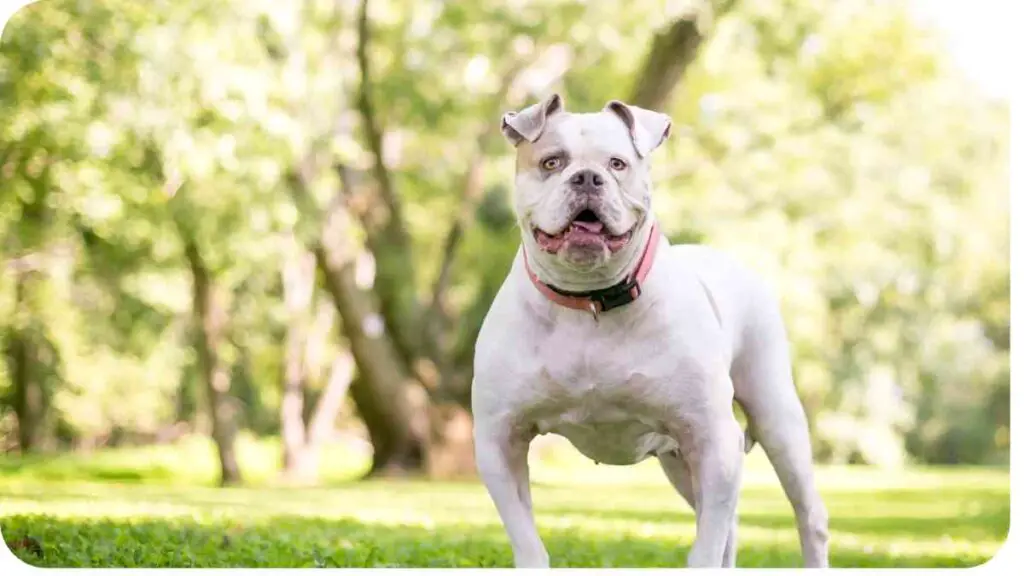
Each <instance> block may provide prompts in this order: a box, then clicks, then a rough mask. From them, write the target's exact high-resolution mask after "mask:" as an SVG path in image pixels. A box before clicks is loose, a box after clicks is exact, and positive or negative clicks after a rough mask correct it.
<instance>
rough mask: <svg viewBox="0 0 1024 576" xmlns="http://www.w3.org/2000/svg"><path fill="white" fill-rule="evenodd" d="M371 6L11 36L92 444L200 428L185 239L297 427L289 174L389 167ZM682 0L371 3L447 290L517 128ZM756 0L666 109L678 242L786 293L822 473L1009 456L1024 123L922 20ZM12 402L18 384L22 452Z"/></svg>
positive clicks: (8, 100)
mask: <svg viewBox="0 0 1024 576" xmlns="http://www.w3.org/2000/svg"><path fill="white" fill-rule="evenodd" d="M350 4H352V3H348V4H345V3H337V2H333V1H328V0H309V1H305V2H293V3H279V2H271V1H270V0H261V1H258V2H218V3H212V4H211V3H198V4H197V3H172V2H156V3H148V4H147V5H146V6H145V7H142V6H141V5H138V4H137V3H132V2H126V1H123V0H97V1H93V2H76V1H71V0H67V1H64V0H48V1H47V2H40V3H36V4H33V5H31V6H29V7H27V8H25V9H23V10H22V11H20V12H19V13H18V14H17V15H16V16H15V17H14V19H13V20H12V21H11V23H10V24H9V25H8V26H7V27H6V29H5V30H4V35H3V39H2V42H0V246H2V259H0V266H3V267H4V269H5V270H6V269H9V268H10V267H11V266H13V265H14V264H15V263H31V265H32V266H33V267H34V269H36V270H39V271H40V273H39V274H38V276H37V277H35V279H33V282H35V286H36V288H35V289H34V290H33V293H32V295H31V297H30V298H28V299H27V300H24V301H16V298H15V288H14V281H13V279H12V275H9V274H6V273H5V274H2V275H0V331H2V332H3V333H4V334H12V333H14V332H12V330H14V329H16V328H17V329H19V330H20V329H22V328H24V327H25V326H33V328H32V330H33V332H32V334H33V335H34V336H33V337H36V336H38V338H37V339H38V340H39V341H40V342H43V343H48V345H50V346H51V347H52V351H53V354H52V357H53V358H54V361H53V362H52V363H50V364H48V365H47V366H46V370H47V374H49V375H50V376H53V378H48V379H47V386H48V389H49V390H51V393H52V396H53V402H52V409H53V410H55V411H56V413H57V420H58V421H60V422H63V424H61V426H62V427H63V429H64V430H65V432H64V434H63V435H64V436H65V437H66V438H65V440H66V441H67V442H68V443H71V444H82V445H92V444H103V443H107V442H113V441H115V440H114V439H116V438H118V437H126V438H136V439H143V440H145V439H152V438H154V437H156V436H157V435H159V434H160V433H162V432H164V431H165V430H166V429H167V428H168V427H169V426H172V425H174V424H175V423H176V422H178V421H179V420H185V421H189V422H192V423H194V424H197V425H198V423H200V422H201V421H202V412H203V411H204V410H205V406H206V403H205V402H203V401H202V392H201V391H200V390H195V389H193V387H194V386H195V382H196V381H197V378H195V366H194V363H195V358H194V354H193V353H192V351H191V349H190V340H189V332H188V327H189V326H190V324H191V320H190V318H189V306H190V292H189V290H190V286H189V276H188V270H187V265H186V263H185V261H184V258H183V252H182V243H183V238H182V236H183V235H188V236H192V237H194V239H195V240H196V242H197V244H198V245H199V246H200V247H201V249H202V252H203V257H204V259H205V260H207V264H208V265H209V266H210V268H211V271H212V273H213V274H214V276H215V279H216V281H217V283H218V285H219V286H221V287H223V289H224V290H225V292H226V293H227V295H228V296H229V297H230V298H229V303H230V316H231V324H230V335H229V338H228V342H227V344H226V345H225V350H224V351H223V353H224V355H225V358H227V360H228V361H229V362H230V363H232V365H233V370H232V373H233V374H234V375H235V378H234V383H233V386H232V389H233V390H235V391H236V392H237V393H238V395H240V396H243V398H242V403H241V406H242V407H243V411H244V418H243V423H245V424H246V425H247V426H248V427H249V428H250V429H252V430H253V431H256V432H259V433H265V432H267V431H269V430H270V429H271V428H272V427H273V426H274V415H275V414H276V408H277V406H276V403H277V401H278V398H279V392H278V390H279V387H280V379H281V374H282V368H281V367H282V364H283V362H282V355H283V351H282V341H283V333H284V326H285V324H286V322H287V318H286V314H285V311H284V310H283V306H282V304H281V295H282V288H281V285H280V278H279V272H280V269H281V265H282V263H283V261H284V259H285V258H286V257H287V253H288V252H287V246H288V245H289V244H288V241H287V240H288V237H289V236H291V235H293V234H294V235H298V236H299V237H301V238H308V237H309V235H310V234H313V233H315V232H316V231H317V230H319V222H317V221H315V219H314V218H310V217H309V215H308V214H307V213H306V212H304V211H303V210H300V209H299V208H297V207H296V205H295V204H294V202H293V199H292V198H291V197H290V196H289V194H288V193H287V188H288V185H287V182H286V175H288V174H292V173H295V172H296V171H297V170H298V169H299V168H301V166H302V162H303V161H304V160H307V159H308V155H309V153H310V151H311V150H315V149H320V150H323V151H326V153H325V154H323V156H326V157H325V158H316V160H317V161H318V162H319V167H320V168H319V170H317V171H314V172H315V173H314V174H313V175H312V178H311V188H312V190H313V193H314V197H315V200H316V201H318V202H320V204H321V206H323V205H324V204H325V203H326V201H327V199H328V198H330V197H332V196H333V195H334V193H335V192H336V191H337V189H338V185H339V184H338V182H337V179H336V178H335V177H334V175H333V174H331V173H330V171H329V170H327V169H326V167H327V166H329V165H330V163H331V162H333V161H342V162H345V163H346V164H347V165H350V166H351V167H352V168H353V169H354V170H355V171H357V172H359V171H364V170H366V169H368V167H369V166H370V165H371V159H370V155H369V151H368V150H367V147H366V145H365V138H364V136H363V134H361V132H360V124H359V122H358V121H357V120H356V118H355V115H354V113H353V112H352V111H351V110H350V109H351V108H352V107H353V101H354V95H355V91H356V88H357V86H358V70H357V67H356V62H355V58H354V56H353V54H354V45H355V41H356V31H355V16H356V7H355V6H352V5H350ZM676 4H677V3H666V2H661V1H657V2H656V1H653V0H646V1H642V2H635V3H633V4H631V8H630V10H622V9H621V3H620V2H612V1H610V0H601V1H595V2H586V3H583V2H577V1H573V0H551V1H522V2H514V3H511V4H510V3H508V2H498V1H496V0H495V1H490V0H489V1H486V2H478V3H468V2H446V3H445V2H433V3H430V2H428V3H409V2H401V1H398V0H389V1H387V2H383V1H382V2H376V1H375V2H371V4H370V16H371V18H372V24H373V30H374V37H373V45H372V49H371V50H370V54H369V55H370V60H371V67H372V73H373V74H372V75H373V78H374V79H375V82H374V85H373V97H374V103H375V105H376V107H377V114H378V117H379V118H378V120H379V123H380V124H381V127H382V129H383V132H384V148H385V150H384V152H385V154H384V155H385V157H386V158H385V159H386V163H387V164H388V168H389V169H390V170H391V171H392V177H393V179H394V181H395V183H396V188H397V191H398V194H399V195H400V196H401V198H402V199H403V200H404V207H405V209H406V220H407V226H408V230H409V233H410V235H411V237H412V240H413V245H414V254H415V258H416V261H417V266H416V272H417V277H416V278H414V279H410V281H412V282H414V283H415V286H416V289H417V290H418V291H419V292H420V293H421V294H423V295H426V294H427V293H428V291H429V290H430V289H431V287H432V285H433V282H434V281H435V278H436V270H437V267H438V264H439V262H440V261H441V259H442V258H443V252H442V245H443V240H444V238H445V236H446V234H447V233H448V230H449V223H450V222H451V219H452V218H453V217H454V215H455V214H456V213H457V212H458V211H459V209H460V208H459V198H460V196H461V194H462V186H463V181H464V179H465V175H466V171H467V169H468V166H469V163H470V159H471V158H472V157H473V155H474V153H475V152H474V146H475V143H476V141H477V139H478V137H479V136H480V134H481V133H482V132H483V131H484V130H486V129H487V128H488V127H493V125H494V123H496V122H497V121H498V116H497V114H496V111H497V110H500V109H501V106H508V107H512V106H521V105H524V104H526V103H527V102H529V101H531V100H533V99H536V98H538V97H539V96H540V95H541V94H543V93H546V92H547V91H550V90H555V89H557V90H559V91H561V92H562V93H563V95H564V96H565V98H566V101H567V104H568V106H569V108H570V109H573V110H584V109H595V108H597V107H600V106H602V105H603V104H604V103H605V102H606V101H607V100H609V99H612V98H626V97H628V90H629V87H630V86H631V85H632V82H633V80H634V77H635V75H636V72H637V70H638V69H639V68H640V66H641V65H642V60H643V58H644V54H645V50H646V47H647V39H648V38H650V37H651V35H652V34H653V33H654V32H656V31H657V30H659V29H660V28H661V27H662V26H664V25H665V24H666V21H667V20H668V19H669V18H670V16H672V15H674V12H671V11H674V10H677V9H678V8H679V7H678V6H677V5H676ZM731 4H732V8H731V10H730V11H729V12H728V13H727V14H725V15H724V16H722V17H720V18H716V19H714V20H713V21H709V23H710V24H713V26H711V27H709V30H710V33H709V37H708V40H707V43H706V45H705V46H704V49H703V51H702V53H701V55H700V57H699V58H698V60H697V61H696V63H695V65H694V66H692V67H691V68H690V69H689V70H688V72H687V75H686V78H685V80H684V82H683V86H682V87H681V89H680V90H678V91H677V93H676V95H675V97H674V99H673V101H672V102H671V105H670V106H669V108H668V110H667V111H668V112H670V113H671V114H672V116H673V118H674V121H675V127H676V129H675V136H674V137H673V138H672V139H671V140H670V142H669V143H668V144H667V145H666V146H665V147H664V148H663V149H662V150H659V152H658V157H657V158H656V160H655V183H656V187H657V191H656V210H657V212H658V214H659V217H660V218H661V221H662V224H663V227H664V228H665V231H666V232H667V233H668V234H669V236H670V237H671V238H673V239H675V240H677V241H701V242H705V243H708V244H711V245H714V246H716V247H719V248H722V249H724V250H726V251H728V252H731V253H733V254H735V255H737V256H738V257H740V258H741V259H742V260H743V261H745V262H747V263H749V264H750V265H752V266H754V267H755V268H757V269H758V270H759V271H760V272H762V273H763V274H764V275H765V276H766V277H767V278H768V279H769V280H770V281H771V282H772V283H773V285H774V286H775V289H776V292H777V293H778V294H779V296H780V298H781V300H782V303H783V307H784V311H785V315H786V319H787V323H788V326H789V330H790V335H791V338H792V340H793V353H794V365H795V370H796V376H797V381H798V385H799V387H800V392H801V396H802V398H803V400H804V403H805V405H806V406H807V408H808V410H809V412H810V415H811V418H812V422H813V427H814V430H813V432H814V434H813V437H814V439H815V443H816V447H815V448H816V454H817V456H818V457H819V459H821V460H827V461H833V462H868V463H872V464H878V465H892V466H895V465H900V464H902V463H904V462H906V461H908V460H909V461H914V460H917V461H925V462H942V463H985V464H1005V463H1006V461H1007V456H1008V426H1009V413H1008V398H1009V354H1008V352H1009V325H1008V318H1009V315H1008V311H1009V262H1008V258H1007V254H1008V250H1009V249H1008V238H1009V232H1008V230H1009V227H1008V218H1007V207H1008V195H1007V193H1006V189H1007V186H1006V185H1007V181H1008V169H1007V158H1006V152H1007V146H1008V135H1007V125H1008V122H1007V119H1008V110H1007V108H1006V105H1005V103H1000V102H991V101H989V100H988V99H986V97H985V96H984V95H982V94H978V93H976V92H975V91H974V89H973V87H972V86H970V85H969V84H968V83H967V82H966V81H965V80H964V79H962V78H961V77H960V76H958V72H957V71H956V70H955V69H954V68H953V66H952V65H951V63H950V60H949V58H948V57H947V55H946V54H945V53H944V52H943V51H942V47H941V45H940V44H939V43H938V41H937V39H936V38H935V37H934V36H933V34H932V33H931V32H930V31H928V30H924V29H921V28H920V27H919V26H918V25H917V24H916V23H914V22H913V21H912V20H911V19H910V18H909V16H908V15H907V14H908V13H907V12H906V10H905V7H904V6H902V4H900V3H878V2H871V3H864V2H859V1H855V0H840V1H837V0H773V1H771V2H744V1H742V0H741V1H739V2H734V3H731ZM520 68H522V69H525V70H526V73H524V74H522V75H520V76H519V77H517V78H516V79H515V81H513V82H511V83H510V86H508V94H507V95H505V94H503V93H502V89H503V88H502V81H503V80H502V79H503V78H504V77H506V76H511V74H510V73H511V71H514V70H516V69H520ZM506 96H507V98H506V101H505V102H504V104H503V103H502V101H501V98H503V97H506ZM482 153H483V156H484V160H485V162H484V173H485V178H484V180H485V183H484V184H485V186H484V187H485V190H487V191H488V192H487V193H486V194H485V198H484V201H483V202H482V203H481V204H480V205H479V206H478V207H477V209H476V211H475V216H476V217H475V220H474V222H473V223H472V225H471V226H470V227H469V229H467V230H466V233H465V238H466V240H465V241H464V242H463V243H462V244H461V245H460V246H459V249H458V252H457V255H456V266H455V268H454V273H453V275H452V283H451V286H450V288H449V290H448V291H447V293H446V294H445V295H444V300H445V303H446V305H447V307H448V308H450V309H451V312H452V314H451V315H452V317H454V318H457V319H459V320H460V323H459V324H458V325H457V327H456V328H457V330H456V333H457V334H456V338H457V339H458V340H459V342H460V343H461V344H462V345H461V346H458V347H459V348H460V349H462V350H471V346H469V344H471V343H472V340H473V339H474V338H475V329H476V328H477V326H478V324H479V321H480V319H481V318H482V316H483V314H484V312H485V311H486V304H487V301H486V298H485V299H483V300H481V299H480V298H478V295H479V294H480V293H483V294H485V295H486V294H493V292H494V291H495V290H496V289H497V287H498V285H499V284H500V282H501V280H502V278H503V277H504V275H505V273H506V272H507V271H508V267H509V265H510V263H511V260H512V257H513V255H514V253H515V250H516V246H517V244H518V240H519V237H518V231H517V229H516V228H515V227H514V222H512V220H511V218H510V213H509V210H508V194H509V193H510V192H509V186H510V184H511V173H512V158H511V149H510V148H509V147H508V146H507V145H505V143H504V142H503V141H502V140H501V138H492V139H490V140H488V141H485V142H484V143H483V146H482ZM177 180H180V181H182V182H184V183H185V185H184V186H182V187H181V188H180V189H177V192H176V193H175V194H173V197H172V195H171V193H170V192H171V191H172V190H175V188H174V182H175V181H177ZM356 233H357V235H358V231H356ZM364 260H365V259H363V260H362V261H361V262H362V263H364V264H365V261H364ZM19 265H20V264H19ZM368 268H369V267H366V266H362V264H361V266H360V270H364V269H368ZM364 271H365V270H364ZM363 276H368V274H362V276H361V277H363ZM15 312H17V313H15ZM329 345H330V347H331V349H332V350H335V349H337V348H338V347H343V346H345V343H344V342H341V341H336V337H332V339H331V341H330V343H329ZM460 361H462V362H463V363H466V361H467V358H466V355H465V354H464V355H463V357H462V358H460ZM58 376H59V377H58ZM12 387H13V383H12V375H11V373H10V370H9V366H8V364H4V366H3V367H0V398H4V399H5V400H4V402H3V403H2V404H0V431H2V432H0V433H2V434H3V435H4V442H3V444H4V445H10V444H11V440H10V437H12V435H13V432H12V430H13V426H11V424H10V422H11V418H10V416H9V415H8V416H6V417H5V416H4V413H5V412H6V413H8V414H9V412H10V406H11V402H10V398H11V397H12V395H11V389H12ZM197 412H198V414H197Z"/></svg>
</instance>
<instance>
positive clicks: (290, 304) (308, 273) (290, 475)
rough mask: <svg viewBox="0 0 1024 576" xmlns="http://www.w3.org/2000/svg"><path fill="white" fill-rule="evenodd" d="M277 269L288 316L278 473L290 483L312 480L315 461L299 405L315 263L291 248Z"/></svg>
mask: <svg viewBox="0 0 1024 576" xmlns="http://www.w3.org/2000/svg"><path fill="white" fill-rule="evenodd" d="M291 252H292V253H291V254H289V255H288V257H286V259H285V264H284V267H283V269H282V270H281V280H282V282H283V284H284V303H285V309H286V310H287V313H288V328H287V334H286V336H285V358H284V378H283V379H282V388H283V389H282V391H281V445H282V451H283V453H282V460H283V462H282V464H283V470H282V473H283V475H284V477H285V478H286V479H288V480H290V481H293V482H300V483H306V482H311V481H313V480H315V477H316V473H317V470H316V462H315V460H313V458H312V455H311V454H310V451H309V450H308V449H307V439H306V422H305V419H304V418H303V404H304V402H305V390H306V386H307V379H308V374H307V370H306V361H305V351H306V345H307V339H308V338H309V309H310V305H311V304H312V300H313V285H314V280H315V273H316V268H315V266H316V262H315V261H314V260H313V258H312V255H310V254H308V253H307V252H305V251H303V250H301V248H300V247H298V246H295V247H293V249H292V251H291Z"/></svg>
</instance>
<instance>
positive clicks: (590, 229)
mask: <svg viewBox="0 0 1024 576" xmlns="http://www.w3.org/2000/svg"><path fill="white" fill-rule="evenodd" d="M533 237H534V239H536V241H537V245H538V246H540V248H541V249H542V250H544V251H545V252H550V253H552V254H554V253H556V252H558V251H559V250H561V249H562V248H563V247H569V248H583V249H594V248H608V250H609V251H611V252H617V251H618V250H620V249H622V247H623V246H625V245H626V244H627V243H628V242H629V240H630V238H632V237H633V229H632V228H631V229H629V230H627V231H626V232H625V233H624V234H612V233H611V232H610V231H609V230H608V227H607V226H605V224H604V222H603V221H602V220H601V217H600V216H598V214H597V213H596V212H594V211H593V210H591V209H590V208H584V209H583V210H580V211H579V212H577V213H576V215H575V216H573V218H572V220H570V221H569V223H568V224H567V225H566V227H565V228H563V229H562V230H561V231H559V232H558V233H556V234H549V233H547V232H545V231H543V230H541V229H540V228H534V230H533Z"/></svg>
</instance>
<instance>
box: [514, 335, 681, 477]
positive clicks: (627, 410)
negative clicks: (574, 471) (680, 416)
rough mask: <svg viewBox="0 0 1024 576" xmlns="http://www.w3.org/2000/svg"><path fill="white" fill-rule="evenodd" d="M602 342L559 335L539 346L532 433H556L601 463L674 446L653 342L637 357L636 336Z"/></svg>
mask: <svg viewBox="0 0 1024 576" xmlns="http://www.w3.org/2000/svg"><path fill="white" fill-rule="evenodd" d="M603 344H607V343H606V342H602V341H601V340H600V339H598V340H597V341H595V340H594V339H593V338H586V339H579V340H575V341H574V340H571V339H561V340H560V341H559V344H558V345H557V346H554V345H553V346H551V347H548V348H547V349H545V350H543V351H540V353H539V355H538V359H539V361H540V365H539V374H538V381H539V382H538V383H539V384H540V385H541V386H542V390H543V395H542V396H541V397H540V398H539V399H538V402H537V403H536V404H535V406H533V408H532V410H531V411H530V412H531V416H532V418H531V420H532V421H533V424H534V425H535V426H536V429H537V432H538V433H539V434H547V433H554V434H558V435H560V436H563V437H565V438H567V439H568V440H569V441H570V442H571V443H572V444H573V446H575V447H576V449H577V450H579V451H580V452H581V453H582V454H583V455H585V456H587V457H588V458H590V459H592V460H594V461H595V462H599V463H602V464H616V465H625V464H634V463H636V462H639V461H641V460H643V459H645V458H647V457H648V456H652V455H655V454H660V453H663V452H670V451H674V450H677V449H678V448H679V445H678V444H677V442H676V441H675V440H674V439H672V438H671V437H670V436H669V435H668V433H667V432H668V430H667V428H666V426H665V425H664V424H665V422H666V420H667V419H668V414H669V412H670V410H671V404H672V400H671V398H670V397H671V396H672V392H671V390H672V384H673V383H672V378H671V369H670V366H669V364H668V362H667V360H668V359H665V358H661V357H660V356H659V355H658V353H657V347H654V348H653V349H652V350H648V351H647V352H653V353H648V354H647V355H646V356H644V354H643V353H642V352H643V350H639V349H638V344H637V343H636V342H633V343H626V344H620V345H619V346H615V347H612V346H607V345H603Z"/></svg>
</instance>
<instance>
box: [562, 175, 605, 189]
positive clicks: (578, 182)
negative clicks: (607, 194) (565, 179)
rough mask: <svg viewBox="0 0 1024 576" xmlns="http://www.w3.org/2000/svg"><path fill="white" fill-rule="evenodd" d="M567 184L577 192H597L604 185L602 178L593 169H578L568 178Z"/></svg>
mask: <svg viewBox="0 0 1024 576" xmlns="http://www.w3.org/2000/svg"><path fill="white" fill-rule="evenodd" d="M569 185H570V186H572V189H573V190H575V191H577V192H583V193H591V192H598V191H599V190H601V187H602V186H604V178H602V177H601V175H600V174H598V173H597V172H594V171H593V170H580V171H579V172H577V173H575V174H573V175H572V178H569Z"/></svg>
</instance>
